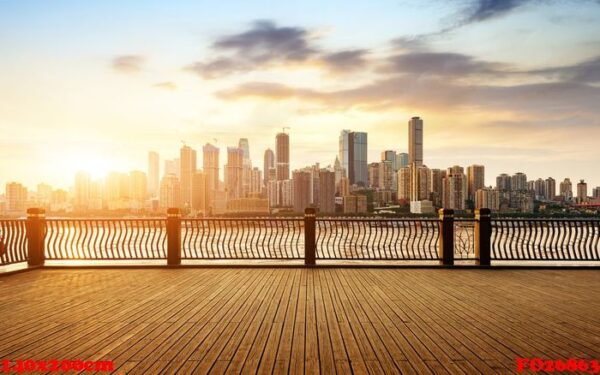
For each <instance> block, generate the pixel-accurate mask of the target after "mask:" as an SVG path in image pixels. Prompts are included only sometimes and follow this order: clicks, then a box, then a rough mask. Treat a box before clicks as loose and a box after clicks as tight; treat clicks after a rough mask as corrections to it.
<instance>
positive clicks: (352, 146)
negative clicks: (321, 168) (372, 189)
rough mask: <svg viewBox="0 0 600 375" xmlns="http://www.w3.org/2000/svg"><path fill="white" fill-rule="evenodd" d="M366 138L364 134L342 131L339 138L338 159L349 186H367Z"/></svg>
mask: <svg viewBox="0 0 600 375" xmlns="http://www.w3.org/2000/svg"><path fill="white" fill-rule="evenodd" d="M367 152H368V137H367V133H364V132H353V131H350V130H342V132H341V134H340V138H339V159H340V163H341V165H342V168H344V171H345V174H346V176H347V177H348V179H349V181H350V184H351V185H359V186H367V184H368V183H369V172H368V167H367Z"/></svg>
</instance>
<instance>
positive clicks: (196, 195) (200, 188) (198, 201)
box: [192, 171, 208, 212]
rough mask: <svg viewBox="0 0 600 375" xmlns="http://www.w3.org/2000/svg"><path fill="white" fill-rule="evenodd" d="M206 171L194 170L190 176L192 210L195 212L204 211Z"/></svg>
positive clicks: (206, 196)
mask: <svg viewBox="0 0 600 375" xmlns="http://www.w3.org/2000/svg"><path fill="white" fill-rule="evenodd" d="M207 198H208V195H207V191H206V173H204V172H200V171H196V173H194V175H193V176H192V210H194V211H195V212H206V210H207V206H206V200H207Z"/></svg>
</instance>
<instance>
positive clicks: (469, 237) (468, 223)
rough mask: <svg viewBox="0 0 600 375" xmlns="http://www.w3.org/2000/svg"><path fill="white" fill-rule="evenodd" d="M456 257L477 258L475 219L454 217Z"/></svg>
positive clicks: (460, 258)
mask: <svg viewBox="0 0 600 375" xmlns="http://www.w3.org/2000/svg"><path fill="white" fill-rule="evenodd" d="M454 259H457V260H472V259H475V220H474V219H454Z"/></svg>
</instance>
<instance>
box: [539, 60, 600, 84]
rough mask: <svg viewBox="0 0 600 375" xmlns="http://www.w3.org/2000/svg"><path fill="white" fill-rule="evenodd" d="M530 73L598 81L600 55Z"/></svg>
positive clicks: (583, 81) (580, 81) (566, 79)
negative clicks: (572, 63)
mask: <svg viewBox="0 0 600 375" xmlns="http://www.w3.org/2000/svg"><path fill="white" fill-rule="evenodd" d="M530 73H531V74H541V75H546V76H550V77H554V78H558V79H560V80H563V81H572V82H579V83H598V82H600V56H596V57H594V58H592V59H590V60H587V61H583V62H580V63H578V64H574V65H569V66H561V67H551V68H546V69H538V70H532V71H530Z"/></svg>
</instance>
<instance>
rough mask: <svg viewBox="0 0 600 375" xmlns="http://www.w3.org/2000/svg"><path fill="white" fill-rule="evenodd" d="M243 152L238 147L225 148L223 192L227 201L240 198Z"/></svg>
mask: <svg viewBox="0 0 600 375" xmlns="http://www.w3.org/2000/svg"><path fill="white" fill-rule="evenodd" d="M243 165H244V150H242V149H241V148H238V147H227V164H226V165H225V190H226V191H227V199H228V200H229V199H237V198H242V191H243V190H242V169H243Z"/></svg>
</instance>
